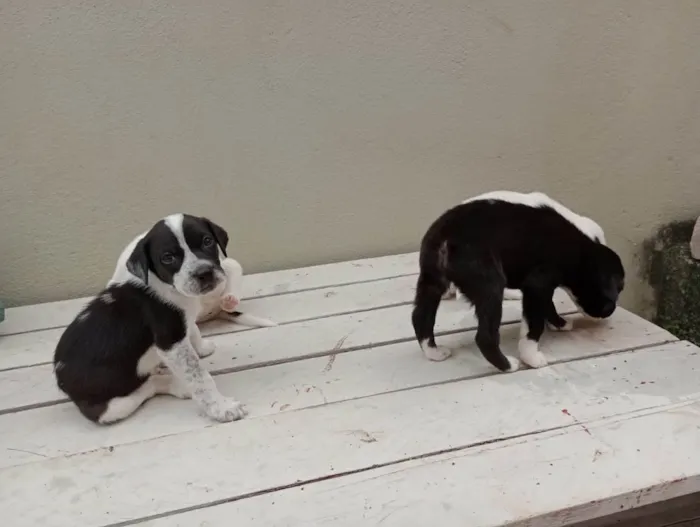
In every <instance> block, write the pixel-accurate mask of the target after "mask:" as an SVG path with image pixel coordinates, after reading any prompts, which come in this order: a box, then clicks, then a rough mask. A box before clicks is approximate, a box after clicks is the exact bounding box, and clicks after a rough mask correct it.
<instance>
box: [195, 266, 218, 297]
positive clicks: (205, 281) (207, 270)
mask: <svg viewBox="0 0 700 527" xmlns="http://www.w3.org/2000/svg"><path fill="white" fill-rule="evenodd" d="M192 278H193V279H194V280H195V281H196V283H197V285H198V286H199V291H200V293H201V294H203V295H204V294H207V293H209V292H210V291H213V290H214V289H215V288H216V287H217V286H218V285H219V283H220V282H221V273H220V272H217V269H216V268H215V267H214V266H213V265H203V266H201V267H198V268H197V269H196V270H195V271H194V272H193V273H192Z"/></svg>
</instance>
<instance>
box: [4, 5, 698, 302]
mask: <svg viewBox="0 0 700 527" xmlns="http://www.w3.org/2000/svg"><path fill="white" fill-rule="evenodd" d="M0 50H1V51H0V90H1V91H0V95H1V97H0V181H1V187H0V188H1V190H0V228H1V229H2V230H1V231H0V232H1V233H2V234H1V243H0V298H4V299H5V300H6V301H9V302H10V303H11V304H21V303H28V302H37V301H48V300H55V299H62V298H66V297H71V296H76V295H84V294H87V293H90V292H92V291H94V290H95V289H96V288H98V287H100V286H101V285H102V284H104V283H105V282H106V280H107V279H108V278H109V276H110V274H111V272H112V268H113V265H114V262H115V259H116V257H117V255H118V253H119V252H120V250H121V248H122V247H123V245H124V244H125V243H126V242H127V241H128V240H129V239H130V238H131V237H132V236H133V235H135V234H136V233H138V232H140V231H141V230H143V229H144V228H145V227H146V226H148V225H149V224H150V223H152V222H153V221H155V220H156V219H158V218H159V217H161V216H163V215H165V214H167V213H170V212H173V211H180V210H184V211H188V212H191V213H194V214H207V215H209V216H210V217H211V218H213V219H214V220H215V221H218V222H220V223H222V224H223V225H224V226H226V227H227V228H228V229H229V231H230V233H231V239H232V244H231V253H232V254H233V255H235V256H236V257H238V258H239V259H240V260H241V261H242V263H243V264H244V266H245V267H246V271H248V272H251V271H259V270H269V269H276V268H282V267H289V266H298V265H305V264H313V263H318V262H327V261H334V260H341V259H349V258H357V257H363V256H375V255H382V254H390V253H396V252H403V251H411V250H415V249H417V247H418V243H419V240H420V237H421V236H422V234H423V232H424V230H425V229H426V228H427V226H428V224H429V223H430V222H431V221H432V220H433V219H434V218H435V217H436V216H437V215H438V214H439V213H440V212H442V211H443V209H444V208H445V207H447V206H449V205H452V204H454V203H456V202H457V201H458V200H461V199H462V198H465V197H467V196H469V195H472V194H474V193H476V192H481V191H484V190H489V189H497V188H510V189H523V190H526V189H540V190H543V191H545V192H548V193H550V194H551V195H552V196H554V197H556V198H558V199H560V200H562V201H564V202H565V203H566V204H568V205H569V206H571V207H572V208H574V209H575V210H577V211H579V212H581V213H584V214H589V215H591V216H593V217H594V218H595V219H597V220H598V221H599V222H600V223H601V224H602V225H603V226H604V228H605V229H606V232H607V235H608V238H609V241H610V243H611V244H612V245H613V246H614V247H615V248H617V249H618V250H619V251H620V252H621V254H622V255H623V257H624V260H625V263H626V264H627V266H628V269H629V270H630V271H631V272H632V273H634V272H635V270H636V269H637V268H638V261H637V258H638V255H639V249H640V243H641V242H642V241H643V239H644V238H646V237H647V236H649V235H650V234H651V233H653V231H654V230H655V229H656V228H657V226H659V225H660V224H661V223H662V222H665V221H668V220H671V219H675V218H679V217H687V216H689V215H692V214H693V213H695V214H697V213H699V212H700V170H699V169H700V119H699V117H700V1H698V0H686V1H681V0H678V1H672V0H667V1H664V2H662V1H659V0H629V1H622V0H577V1H566V0H552V1H544V0H541V1H538V0H512V1H500V0H482V1H460V0H452V1H450V0H425V1H411V0H392V1H387V0H382V1H378V0H365V1H358V0H354V1H346V0H344V1H319V0H295V1H293V2H281V1H277V2H275V1H262V0H255V1H253V0H251V1H248V2H246V1H236V2H234V1H231V0H207V1H202V0H200V1H196V0H168V1H165V0H151V1H148V0H146V1H133V0H119V1H117V0H111V1H102V2H82V1H78V0H61V1H60V2H59V1H51V0H31V1H29V0H0ZM630 285H631V287H630V290H629V291H628V292H627V294H626V298H625V304H626V305H627V306H628V307H632V308H634V309H635V310H639V309H641V308H642V307H643V306H644V299H645V293H644V290H643V288H642V287H640V284H639V282H635V280H630Z"/></svg>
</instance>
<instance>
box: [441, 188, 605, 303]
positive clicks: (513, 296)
mask: <svg viewBox="0 0 700 527" xmlns="http://www.w3.org/2000/svg"><path fill="white" fill-rule="evenodd" d="M484 199H498V200H500V201H507V202H509V203H521V204H523V205H529V206H531V207H540V206H546V207H551V208H553V209H554V210H556V211H557V212H558V213H559V214H561V215H562V216H564V217H565V218H567V219H568V220H569V221H571V222H572V223H573V224H574V225H576V226H578V227H579V229H580V230H581V232H583V233H584V234H585V235H586V236H588V237H589V238H591V239H592V240H595V241H598V242H600V243H602V244H605V234H604V233H603V229H602V228H601V227H600V225H598V224H597V223H596V222H595V221H593V220H592V219H590V218H587V217H585V216H580V215H578V214H576V213H575V212H573V211H572V210H569V209H567V208H566V207H564V206H563V205H562V204H561V203H559V202H558V201H555V200H553V199H552V198H550V197H549V196H547V195H546V194H543V193H542V192H530V193H529V194H523V193H522V192H513V191H510V190H495V191H493V192H487V193H485V194H481V195H479V196H474V197H473V198H468V199H465V200H464V201H463V202H462V203H463V204H464V203H469V202H472V201H479V200H484ZM522 297H523V295H522V293H521V292H520V291H518V290H517V289H509V288H506V290H505V291H504V292H503V299H504V300H521V299H522ZM442 298H443V299H444V300H449V299H451V298H456V299H457V300H464V295H462V293H460V292H459V290H458V289H457V288H456V287H455V285H454V284H453V283H450V285H449V286H448V287H447V291H446V292H445V294H444V295H442Z"/></svg>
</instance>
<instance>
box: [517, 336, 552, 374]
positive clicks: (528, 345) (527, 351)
mask: <svg viewBox="0 0 700 527" xmlns="http://www.w3.org/2000/svg"><path fill="white" fill-rule="evenodd" d="M518 352H519V354H520V360H521V361H523V362H524V363H525V364H527V365H528V366H530V367H531V368H544V367H545V366H546V365H547V357H545V356H544V353H542V352H541V351H540V349H539V345H538V343H537V341H534V340H530V339H528V338H523V339H520V341H519V342H518Z"/></svg>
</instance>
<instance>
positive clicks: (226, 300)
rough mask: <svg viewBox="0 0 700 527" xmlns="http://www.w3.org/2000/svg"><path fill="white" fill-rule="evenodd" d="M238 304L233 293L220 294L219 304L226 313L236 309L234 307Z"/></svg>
mask: <svg viewBox="0 0 700 527" xmlns="http://www.w3.org/2000/svg"><path fill="white" fill-rule="evenodd" d="M238 304H240V302H239V301H238V299H237V298H236V297H235V296H233V295H224V296H222V297H221V302H220V303H219V305H220V306H221V309H223V310H224V311H226V312H227V313H233V312H234V311H235V310H236V308H237V307H238Z"/></svg>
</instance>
